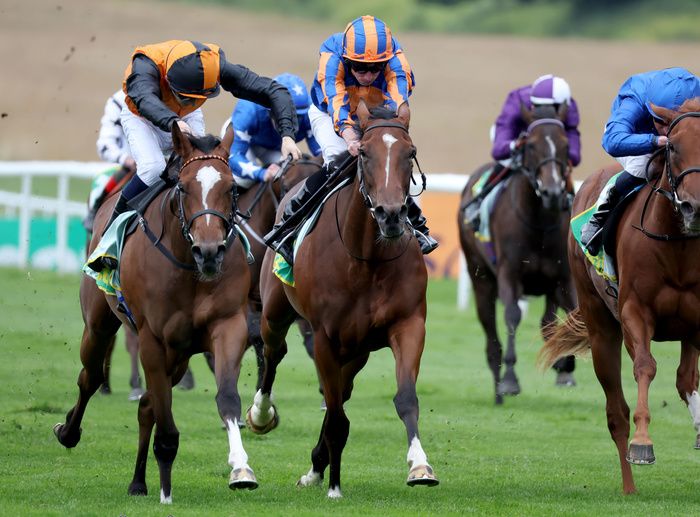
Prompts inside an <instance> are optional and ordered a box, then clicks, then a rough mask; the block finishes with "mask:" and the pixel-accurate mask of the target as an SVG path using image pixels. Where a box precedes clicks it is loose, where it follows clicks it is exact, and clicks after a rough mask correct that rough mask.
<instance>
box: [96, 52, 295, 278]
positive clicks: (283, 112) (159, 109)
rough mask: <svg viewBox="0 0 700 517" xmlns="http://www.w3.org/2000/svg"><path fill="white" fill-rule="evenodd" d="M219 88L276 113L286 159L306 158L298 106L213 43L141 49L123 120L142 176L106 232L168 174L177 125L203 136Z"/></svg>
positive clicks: (127, 82)
mask: <svg viewBox="0 0 700 517" xmlns="http://www.w3.org/2000/svg"><path fill="white" fill-rule="evenodd" d="M220 88H223V89H224V90H226V91H228V92H230V93H231V94H234V95H236V96H238V97H241V98H243V99H249V100H252V101H255V102H257V103H260V104H262V105H264V106H269V107H271V109H272V113H273V116H274V118H275V122H276V124H277V128H278V130H279V132H280V134H281V135H282V145H281V151H282V154H283V155H284V156H286V155H288V154H291V155H292V158H296V159H298V158H300V157H301V151H299V148H298V147H297V145H296V143H295V142H294V135H295V134H296V131H297V118H296V117H295V116H294V103H293V102H292V99H291V97H290V95H289V92H288V91H287V89H286V88H285V87H284V86H282V85H281V84H279V83H277V82H275V81H273V80H272V79H269V78H266V77H261V76H258V75H257V74H255V73H254V72H252V71H251V70H249V69H248V68H246V67H244V66H243V65H237V64H232V63H228V62H227V61H226V57H225V55H224V52H223V50H221V49H220V48H219V47H218V46H217V45H214V44H211V43H204V44H203V43H199V42H197V41H188V40H170V41H165V42H162V43H156V44H153V45H143V46H140V47H137V48H136V50H134V52H133V54H132V56H131V63H129V66H128V67H127V68H126V72H125V74H124V82H123V85H122V89H123V90H124V93H126V107H125V108H124V109H123V110H122V114H121V123H122V128H123V129H124V134H125V135H126V137H127V140H128V142H129V148H130V149H131V152H132V153H133V156H134V159H135V160H136V173H137V175H136V176H134V177H133V178H132V179H131V181H130V182H129V183H128V184H127V185H126V187H124V189H123V190H122V192H121V195H120V197H119V200H118V201H117V203H116V205H115V207H114V212H113V213H112V217H111V218H110V220H109V222H108V223H107V226H106V227H105V228H107V227H109V225H110V224H111V223H112V222H113V221H114V220H115V219H116V218H117V216H118V215H119V214H121V213H123V212H126V211H127V210H128V205H127V203H128V201H129V200H130V199H133V198H134V196H136V195H138V194H140V193H141V192H143V191H145V190H146V189H147V188H148V187H149V186H151V185H153V184H154V183H155V182H156V181H157V180H158V178H159V176H160V174H161V172H162V171H163V170H164V169H165V158H164V157H163V153H164V152H170V151H171V150H172V145H173V141H172V134H171V128H172V126H173V124H177V125H178V127H179V128H180V130H181V131H182V132H184V133H189V134H192V135H195V136H203V135H204V115H203V114H202V110H201V106H202V104H204V102H205V101H206V100H207V99H209V98H211V97H216V96H217V95H218V94H219V91H220ZM97 267H100V266H99V265H98V266H97Z"/></svg>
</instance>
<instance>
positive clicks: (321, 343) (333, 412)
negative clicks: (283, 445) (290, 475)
mask: <svg viewBox="0 0 700 517" xmlns="http://www.w3.org/2000/svg"><path fill="white" fill-rule="evenodd" d="M314 359H315V360H316V367H317V368H318V372H319V375H320V376H321V382H322V384H323V393H324V396H325V400H326V415H325V417H324V421H323V430H322V433H323V441H324V443H325V446H326V448H327V449H328V464H329V465H330V474H329V476H328V497H329V498H331V499H337V498H340V497H342V493H341V491H340V464H341V457H342V454H343V449H344V448H345V443H346V442H347V439H348V434H349V433H350V421H349V420H348V417H347V416H346V415H345V410H344V409H343V370H342V368H341V365H340V362H339V360H338V357H337V356H336V352H335V350H333V346H332V344H331V342H330V339H329V338H328V336H326V334H325V333H324V332H323V331H322V330H321V331H316V332H315V333H314ZM320 458H321V459H319V457H317V458H314V456H313V455H312V457H311V460H312V463H313V462H314V460H316V464H314V466H313V467H312V471H311V472H310V473H309V474H311V473H312V472H313V473H318V474H320V475H321V476H322V475H323V468H322V467H323V465H322V459H323V456H322V455H321V456H320ZM317 468H318V469H319V470H317ZM307 475H308V474H307Z"/></svg>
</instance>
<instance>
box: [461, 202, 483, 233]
mask: <svg viewBox="0 0 700 517" xmlns="http://www.w3.org/2000/svg"><path fill="white" fill-rule="evenodd" d="M481 201H482V198H481V196H480V195H477V196H475V197H473V198H472V199H471V200H470V201H469V203H467V206H465V207H464V222H465V223H467V224H469V225H471V227H472V230H474V231H477V230H478V229H479V226H480V224H481V217H480V213H481Z"/></svg>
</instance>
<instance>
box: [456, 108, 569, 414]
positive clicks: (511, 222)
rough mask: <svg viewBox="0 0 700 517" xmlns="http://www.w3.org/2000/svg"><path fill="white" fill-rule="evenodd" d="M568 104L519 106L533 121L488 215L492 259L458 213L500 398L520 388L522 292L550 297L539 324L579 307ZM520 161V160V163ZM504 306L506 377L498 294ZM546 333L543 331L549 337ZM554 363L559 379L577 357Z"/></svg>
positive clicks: (467, 193)
mask: <svg viewBox="0 0 700 517" xmlns="http://www.w3.org/2000/svg"><path fill="white" fill-rule="evenodd" d="M566 111H567V105H566V104H562V105H561V106H560V107H559V109H558V111H557V110H555V108H554V107H553V106H538V107H536V108H535V109H534V110H533V111H530V110H528V109H527V108H525V107H524V106H522V105H521V115H522V117H523V120H524V121H525V122H526V123H527V124H528V128H527V131H526V134H525V136H524V138H523V140H522V142H521V144H520V145H521V146H520V151H519V155H516V157H515V158H514V162H516V165H512V167H513V171H512V173H511V175H510V177H509V179H508V180H507V183H506V184H505V186H504V187H503V191H502V192H501V194H500V197H499V198H498V199H497V200H496V202H495V205H494V208H493V212H492V215H491V219H490V234H491V240H492V243H493V245H494V251H495V256H496V261H495V264H494V263H493V262H492V261H491V260H490V258H489V257H488V256H487V254H486V252H485V248H484V246H483V245H482V244H481V243H480V242H479V239H478V238H477V237H476V235H475V231H474V229H472V227H471V225H470V224H469V223H468V222H466V221H465V220H464V217H463V214H462V210H461V209H460V211H459V213H458V217H457V218H458V225H459V236H460V242H461V245H462V250H463V251H464V256H465V258H466V261H467V267H468V271H469V276H470V277H471V280H472V285H473V287H474V295H475V298H476V307H477V313H478V316H479V321H480V322H481V326H482V327H483V329H484V332H485V333H486V357H487V361H488V364H489V367H490V368H491V371H492V373H493V379H494V387H495V402H496V404H502V403H503V396H504V395H517V394H519V393H520V383H519V381H518V377H517V375H516V374H515V363H516V353H515V333H516V329H517V327H518V325H519V324H520V319H521V316H522V313H521V309H520V307H519V306H518V300H520V299H521V298H522V297H523V295H533V296H541V295H544V296H545V297H546V304H545V312H544V314H543V316H542V319H541V329H542V333H543V336H545V329H546V328H547V325H548V324H549V323H551V322H553V321H554V319H555V318H556V312H557V309H558V308H559V307H561V308H563V309H564V310H565V311H567V312H568V311H571V310H572V309H573V308H574V307H575V305H576V299H575V292H574V288H573V282H572V280H571V272H570V269H569V265H568V263H567V261H566V232H567V228H568V221H569V214H570V210H569V192H568V186H567V185H568V182H569V181H570V180H569V175H570V169H569V166H568V139H567V137H566V132H565V129H564V124H563V121H564V120H566ZM518 162H519V164H517V163H518ZM493 166H494V164H493V163H491V164H487V165H485V166H482V167H481V168H480V169H478V170H477V171H476V172H475V173H474V174H473V175H472V177H471V178H470V180H469V182H468V183H467V186H466V187H465V188H464V191H463V192H462V203H461V205H460V206H462V207H463V206H465V205H466V204H467V203H468V202H469V200H470V199H471V198H472V186H473V185H474V184H475V183H476V182H477V181H478V180H479V178H480V176H481V175H482V174H484V173H485V172H486V171H488V170H490V169H491V168H492V167H493ZM497 297H498V298H500V300H501V302H503V305H504V306H505V321H506V326H507V332H508V348H507V350H506V355H505V373H504V375H503V378H501V365H502V361H503V359H504V358H503V349H502V346H501V342H500V341H499V338H498V333H497V331H496V298H497ZM545 337H546V336H545ZM555 368H556V369H557V371H558V372H559V376H558V379H559V380H558V384H562V383H563V382H565V381H563V380H562V379H561V377H564V378H567V377H568V378H572V377H571V372H572V371H573V369H574V362H573V357H571V358H566V359H563V360H562V361H560V362H559V363H558V364H557V365H556V366H555Z"/></svg>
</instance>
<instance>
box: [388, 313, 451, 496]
mask: <svg viewBox="0 0 700 517" xmlns="http://www.w3.org/2000/svg"><path fill="white" fill-rule="evenodd" d="M424 343H425V319H424V318H423V317H414V318H412V319H410V320H407V321H405V322H403V323H402V324H400V325H396V326H394V327H393V328H392V329H390V331H389V345H390V346H391V351H392V352H393V353H394V359H395V361H396V384H397V387H398V389H397V392H396V396H395V397H394V406H395V407H396V412H397V413H398V415H399V418H400V419H401V420H402V421H403V423H404V426H406V435H407V438H408V455H407V457H406V460H407V461H408V468H409V471H408V479H407V480H406V483H407V484H408V486H415V485H427V486H434V485H437V484H438V483H439V481H438V479H437V477H435V474H434V472H433V468H432V467H431V466H430V464H429V463H428V456H427V455H426V454H425V452H424V451H423V446H422V445H421V442H420V436H419V432H418V396H417V395H416V380H417V379H418V370H419V369H420V359H421V355H422V354H423V346H424Z"/></svg>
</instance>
